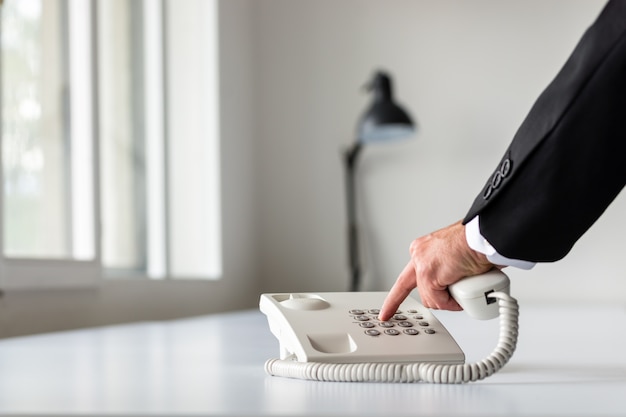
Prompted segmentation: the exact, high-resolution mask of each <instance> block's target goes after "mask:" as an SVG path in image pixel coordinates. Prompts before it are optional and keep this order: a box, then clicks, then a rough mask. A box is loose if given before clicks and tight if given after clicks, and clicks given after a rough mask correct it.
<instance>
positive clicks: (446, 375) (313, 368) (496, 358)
mask: <svg viewBox="0 0 626 417" xmlns="http://www.w3.org/2000/svg"><path fill="white" fill-rule="evenodd" d="M489 297H492V298H496V299H497V300H498V307H499V311H500V335H499V338H498V344H497V345H496V347H495V349H494V350H493V352H492V353H491V354H490V355H489V356H487V357H486V358H485V359H483V360H481V361H478V362H474V363H471V364H441V363H425V362H417V363H321V362H297V361H293V360H281V359H270V360H268V361H267V362H266V363H265V372H267V373H268V374H269V375H275V376H282V377H287V378H297V379H308V380H313V381H333V382H419V381H423V382H431V383H436V384H446V383H447V384H459V383H464V382H473V381H478V380H481V379H484V378H486V377H488V376H490V375H493V374H494V373H496V372H498V371H499V370H500V369H501V368H502V367H503V366H504V365H505V364H506V363H507V362H508V361H509V359H510V358H511V356H513V352H514V351H515V347H516V345H517V336H518V318H519V306H518V304H517V300H516V299H515V298H513V297H511V296H509V295H508V294H506V293H503V292H493V293H491V294H489Z"/></svg>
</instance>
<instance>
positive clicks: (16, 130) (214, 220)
mask: <svg viewBox="0 0 626 417" xmlns="http://www.w3.org/2000/svg"><path fill="white" fill-rule="evenodd" d="M216 13H217V10H216V2H215V1H203V0H166V1H161V0H107V1H97V2H95V1H85V0H19V1H16V0H5V1H4V4H3V6H2V21H1V26H0V34H1V47H2V52H1V61H0V62H1V63H0V65H1V70H2V71H1V73H2V77H1V99H2V129H1V132H2V146H1V151H2V158H1V160H0V161H1V164H2V170H0V175H2V182H3V185H4V187H3V193H1V194H0V202H1V204H0V210H1V212H2V215H1V216H0V218H1V220H2V224H1V227H0V230H1V231H2V233H1V235H2V241H1V244H0V248H1V249H2V258H1V261H0V274H1V275H2V277H3V278H2V282H0V285H2V286H3V287H5V288H6V287H11V288H12V287H31V286H48V285H59V284H65V285H85V284H87V285H92V284H93V283H94V282H97V280H99V279H101V278H102V277H109V278H114V277H124V278H130V277H132V278H152V279H168V278H185V279H191V278H200V279H206V278H217V277H219V276H220V274H221V253H220V239H221V230H220V205H219V201H220V200H219V183H220V181H219V142H218V140H217V138H218V132H219V125H218V111H217V109H218V106H217V100H218V82H217V65H216V61H217V60H216V57H217V46H216V45H217V42H216V41H217V37H216V27H217V24H216Z"/></svg>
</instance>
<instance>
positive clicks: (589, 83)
mask: <svg viewBox="0 0 626 417" xmlns="http://www.w3.org/2000/svg"><path fill="white" fill-rule="evenodd" d="M625 183H626V1H622V0H612V1H610V2H608V3H607V5H606V6H605V7H604V9H603V10H602V12H601V13H600V15H599V16H598V18H597V19H596V21H595V22H594V23H593V25H592V26H591V27H590V28H589V29H588V30H587V31H586V32H585V34H584V36H583V37H582V38H581V40H580V41H579V43H578V45H577V46H576V48H575V50H574V52H573V53H572V55H571V56H570V57H569V59H568V60H567V62H566V63H565V65H564V67H563V68H562V69H561V71H560V72H559V73H558V75H557V76H556V78H555V79H554V80H553V81H552V82H551V83H550V85H549V86H548V87H547V88H546V89H545V90H544V92H543V93H542V94H541V95H540V96H539V98H538V99H537V101H536V102H535V104H534V105H533V107H532V109H531V111H530V112H529V114H528V116H527V117H526V119H525V120H524V122H523V123H522V125H521V126H520V128H519V130H518V131H517V133H516V134H515V137H514V138H513V141H512V142H511V144H510V145H509V147H508V149H507V150H506V152H505V154H504V156H503V158H502V160H501V161H500V163H499V164H498V166H497V168H496V170H495V172H494V173H493V174H492V175H491V177H490V178H489V180H488V181H487V184H486V185H485V187H484V188H483V190H482V191H481V193H480V194H479V195H478V196H477V197H476V199H475V201H474V203H473V205H472V207H471V208H470V210H469V212H468V214H467V215H466V217H465V219H464V223H467V222H468V221H470V220H471V219H472V218H474V217H475V216H476V215H480V231H481V234H482V235H483V236H484V237H485V238H486V239H487V240H488V241H489V242H490V243H491V244H492V245H493V246H494V247H495V248H496V250H497V251H498V252H499V253H500V254H501V255H503V256H506V257H508V258H512V259H523V260H528V261H534V262H549V261H556V260H558V259H561V258H562V257H564V256H565V255H566V254H567V253H568V252H569V251H570V249H571V248H572V246H573V245H574V243H575V242H576V241H577V240H578V239H579V238H580V237H581V236H582V235H583V234H584V233H585V232H586V231H587V230H588V228H589V227H591V225H592V224H593V223H594V222H595V221H596V220H597V219H598V217H600V215H601V214H602V213H603V212H604V210H605V209H606V208H607V206H608V205H609V204H610V203H611V202H612V201H613V199H614V198H615V197H616V196H617V194H619V192H620V190H621V189H622V187H623V186H624V184H625Z"/></svg>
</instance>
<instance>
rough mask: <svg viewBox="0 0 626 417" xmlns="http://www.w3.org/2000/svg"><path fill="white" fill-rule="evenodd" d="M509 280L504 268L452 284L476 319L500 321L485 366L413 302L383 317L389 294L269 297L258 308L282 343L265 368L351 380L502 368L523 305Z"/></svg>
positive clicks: (463, 375) (454, 377)
mask: <svg viewBox="0 0 626 417" xmlns="http://www.w3.org/2000/svg"><path fill="white" fill-rule="evenodd" d="M509 286H510V284H509V278H508V277H507V276H506V275H505V274H504V273H503V272H501V271H499V270H492V271H489V272H487V273H485V274H482V275H477V276H474V277H470V278H465V279H462V280H461V281H459V282H457V283H455V284H453V285H452V286H450V287H449V290H450V293H451V294H452V296H453V297H454V299H455V300H456V301H457V302H458V303H459V304H460V305H461V307H463V309H464V310H465V311H466V312H467V313H468V314H469V315H470V316H471V317H474V318H477V319H481V320H485V319H491V318H495V317H498V316H500V321H501V326H500V337H499V341H498V344H497V345H496V348H495V349H494V351H493V352H492V353H491V355H489V356H488V357H487V358H485V359H483V360H482V361H479V362H475V363H472V364H465V363H464V362H465V355H464V354H463V351H462V350H461V348H460V347H459V346H458V344H457V343H456V341H455V340H454V339H453V338H452V336H451V335H450V333H448V331H447V330H446V329H445V327H444V326H443V324H441V323H440V322H439V320H437V318H436V317H435V316H434V315H433V314H432V312H431V311H430V310H429V309H427V308H426V307H424V306H423V305H422V304H420V303H419V302H418V301H417V300H415V299H413V298H411V297H408V298H407V299H406V300H405V301H404V302H403V303H402V304H401V305H400V307H399V310H398V311H397V312H396V314H395V316H394V317H393V318H392V319H391V320H389V321H384V322H383V321H380V320H379V319H378V312H379V310H378V308H379V307H380V306H381V305H382V303H383V301H384V299H385V296H386V294H387V293H385V292H324V293H274V294H262V295H261V298H260V302H259V307H260V310H261V312H262V313H264V314H265V315H266V316H267V320H268V323H269V327H270V330H271V332H272V333H273V334H274V336H276V338H277V339H278V341H279V344H280V359H270V360H268V361H267V362H266V363H265V371H266V372H267V373H268V374H270V375H275V376H283V377H290V378H298V379H309V380H321V381H346V382H365V381H369V382H418V381H424V382H434V383H461V382H470V381H477V380H480V379H483V378H486V377H488V376H490V375H492V374H494V373H495V372H497V371H498V370H500V368H502V367H503V366H504V365H505V364H506V363H507V362H508V360H509V359H510V358H511V356H512V355H513V352H514V351H515V347H516V344H517V334H518V306H517V301H516V300H515V299H514V298H512V297H511V296H510V295H509Z"/></svg>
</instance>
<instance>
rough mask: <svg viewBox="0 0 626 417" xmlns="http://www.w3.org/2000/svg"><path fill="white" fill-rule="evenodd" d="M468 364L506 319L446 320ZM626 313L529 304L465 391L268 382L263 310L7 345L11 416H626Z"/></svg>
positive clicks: (3, 361)
mask: <svg viewBox="0 0 626 417" xmlns="http://www.w3.org/2000/svg"><path fill="white" fill-rule="evenodd" d="M436 314H437V316H438V317H439V319H440V320H441V321H442V322H443V323H444V325H445V326H446V327H447V328H448V330H449V331H450V332H451V333H452V335H453V336H454V337H455V338H456V340H457V341H458V343H459V345H460V346H461V348H462V349H463V350H464V351H465V353H466V356H467V360H468V361H473V360H478V359H480V358H482V357H483V356H485V355H487V354H488V353H489V352H490V351H491V349H492V348H493V346H494V345H495V343H496V339H497V335H498V322H497V320H492V321H488V322H484V321H476V320H472V319H470V318H468V317H467V316H466V315H465V314H464V313H451V312H437V313H436ZM625 328H626V309H624V308H623V307H619V306H613V307H598V308H591V307H589V306H586V307H585V309H584V311H583V310H581V309H580V308H578V307H571V308H570V307H559V308H556V307H553V308H550V307H538V306H533V307H530V306H528V307H525V306H524V305H522V306H521V316H520V342H519V345H518V349H517V352H516V353H515V355H514V356H513V358H512V360H511V362H510V363H509V364H508V365H507V366H506V367H505V368H504V369H503V370H502V371H500V372H499V373H498V374H496V375H493V376H492V377H490V378H487V379H485V380H483V381H480V382H477V383H470V384H466V385H430V384H424V383H418V384H373V383H329V382H310V381H301V380H293V379H285V378H277V377H270V376H267V375H265V373H264V371H263V364H264V362H265V360H266V359H269V358H273V357H276V356H278V342H277V341H276V340H275V339H274V337H273V335H272V334H271V333H270V332H269V328H268V326H267V322H266V320H265V317H264V316H263V315H262V314H261V313H259V312H257V311H243V312H235V313H225V314H217V315H211V316H204V317H198V318H191V319H184V320H175V321H166V322H144V323H136V324H127V325H119V326H111V327H102V328H93V329H85V330H77V331H69V332H60V333H52V334H44V335H35V336H29V337H20V338H14V339H5V340H1V341H0V370H1V371H0V413H1V414H4V415H6V414H22V415H68V414H74V415H77V414H78V415H107V414H115V415H163V416H176V415H189V414H193V415H212V416H213V415H237V416H247V415H290V416H297V415H315V416H318V415H337V416H363V415H381V416H382V415H384V416H404V415H411V416H420V415H426V416H439V415H440V416H455V415H464V416H467V415H481V416H490V415H497V416H501V415H507V416H514V415H522V416H545V415H562V416H577V415H603V416H624V415H626V395H624V394H625V393H626V355H624V352H626V336H625V335H624V329H625Z"/></svg>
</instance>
